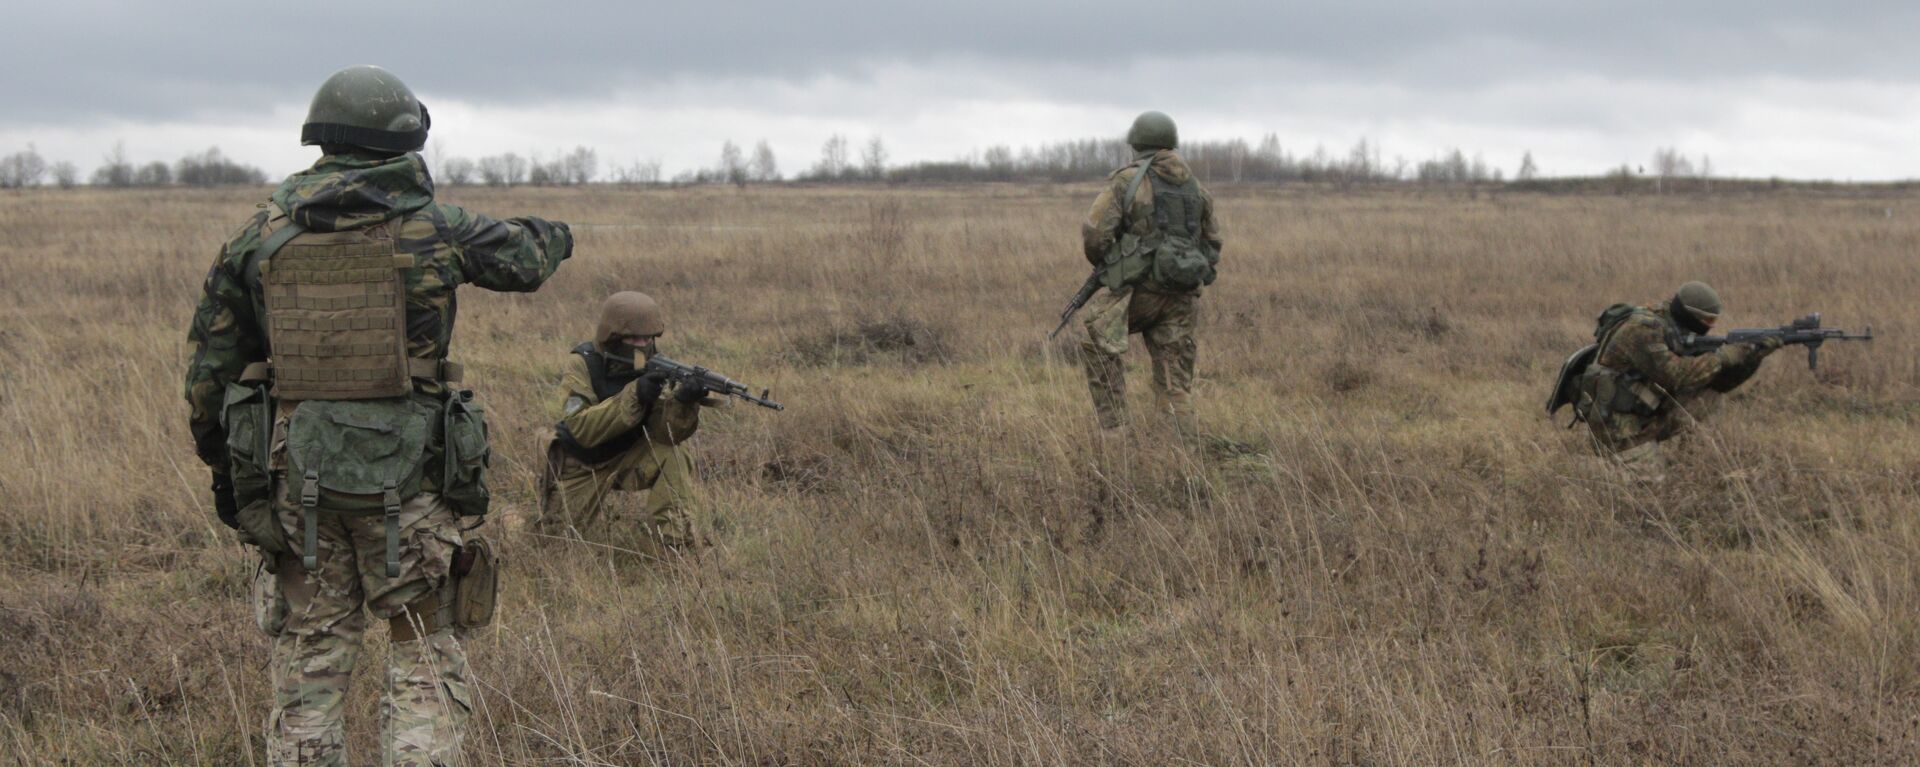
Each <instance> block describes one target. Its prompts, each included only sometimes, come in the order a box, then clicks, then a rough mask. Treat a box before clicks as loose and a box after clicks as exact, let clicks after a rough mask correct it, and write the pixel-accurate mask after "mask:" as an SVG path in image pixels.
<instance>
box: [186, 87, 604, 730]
mask: <svg viewBox="0 0 1920 767" xmlns="http://www.w3.org/2000/svg"><path fill="white" fill-rule="evenodd" d="M427 127H428V119H427V113H426V109H425V107H424V106H421V105H419V103H418V102H417V101H416V100H415V99H414V97H413V94H412V92H411V91H409V90H407V89H406V86H405V85H404V84H401V83H400V81H399V80H398V79H397V78H394V77H393V76H392V75H391V74H388V73H386V72H385V71H383V70H380V69H379V68H377V67H353V68H350V69H346V70H342V71H341V72H339V73H337V74H335V75H334V76H333V77H332V78H330V79H329V80H328V81H327V83H326V84H325V85H323V86H322V88H321V90H320V93H319V94H318V95H316V96H315V98H314V102H313V107H312V109H311V111H310V112H309V117H308V120H307V123H306V124H305V126H304V127H303V135H302V143H304V144H318V145H320V147H321V149H322V151H323V152H324V154H323V156H322V157H321V158H320V160H319V161H318V162H316V163H315V164H314V165H313V167H312V168H310V169H308V170H305V171H301V172H299V173H296V174H294V175H292V176H290V177H288V178H287V179H286V181H285V182H284V183H282V184H281V185H280V187H279V188H278V189H277V190H276V191H275V192H274V193H273V195H272V197H271V203H270V204H267V205H263V206H262V210H261V211H260V212H258V213H256V214H255V215H254V216H253V218H252V220H251V221H249V222H248V223H247V225H246V226H245V227H243V228H242V229H241V230H240V232H239V233H238V234H236V235H235V236H234V237H233V238H232V239H231V240H230V241H228V242H227V244H226V246H225V247H223V248H222V249H221V251H220V255H219V257H218V258H217V259H215V261H214V264H213V268H212V270H211V271H209V272H208V274H207V278H206V285H205V293H204V296H203V297H202V298H201V300H200V305H199V308H198V310H196V311H195V312H194V315H193V322H192V328H191V331H190V339H191V341H192V344H193V358H192V361H191V363H190V364H189V365H188V368H187V376H186V396H187V401H188V402H189V403H190V405H191V415H190V424H191V427H192V433H193V437H194V442H195V446H196V450H197V452H198V454H199V457H200V459H201V460H202V461H204V462H205V463H206V464H207V466H208V467H210V468H211V469H212V472H213V491H214V505H215V508H216V510H217V513H218V516H219V518H220V520H221V521H222V522H224V523H225V524H227V525H228V526H230V527H233V528H235V529H236V530H238V531H239V535H240V537H241V540H242V541H243V542H245V543H249V544H252V545H254V546H256V547H258V548H259V549H260V551H261V553H262V555H263V557H262V559H263V561H262V563H261V566H260V567H259V568H258V570H257V571H256V578H255V592H254V598H255V602H256V605H255V607H256V617H257V619H258V622H259V624H260V628H261V629H262V630H263V631H266V632H267V633H268V634H270V635H272V636H273V637H274V644H273V659H272V664H271V672H272V677H273V697H274V700H273V707H272V709H271V712H270V713H269V715H268V717H267V722H266V741H267V750H268V754H267V756H268V760H267V761H268V762H269V763H271V764H318V765H341V764H345V763H346V751H345V744H346V738H345V735H344V731H343V730H344V727H343V722H342V713H343V708H344V702H345V700H346V692H347V681H348V679H349V678H350V677H351V675H352V673H353V668H354V665H355V663H354V661H355V658H356V656H357V655H358V653H359V646H360V639H361V635H362V633H363V632H364V631H365V629H366V624H367V613H368V612H371V613H372V614H373V617H375V618H377V619H380V620H383V621H386V622H387V623H388V626H389V629H390V631H391V637H392V639H393V645H392V649H391V651H390V654H389V658H388V661H387V673H386V674H385V679H386V686H387V689H386V695H385V698H384V703H383V706H382V709H381V711H382V716H383V718H384V719H385V720H386V721H385V722H383V725H384V727H383V732H384V733H385V744H384V747H385V753H384V756H383V759H382V763H383V764H396V765H420V766H422V767H426V766H427V765H445V764H454V763H458V761H459V760H460V739H461V734H462V730H463V728H464V725H465V723H466V720H467V718H468V716H469V714H470V713H471V711H472V706H473V699H472V694H473V687H472V684H471V680H470V679H469V678H468V664H467V658H466V650H465V648H464V647H463V646H462V644H461V631H460V629H458V628H456V627H455V625H454V623H455V621H454V620H453V619H451V618H449V617H448V616H449V614H450V612H451V611H450V610H449V609H448V608H449V605H451V604H452V603H453V601H454V600H453V598H452V597H451V596H450V593H449V592H450V591H451V589H452V582H453V580H454V577H455V576H457V575H458V573H457V572H456V571H455V569H454V565H453V562H452V560H453V559H454V558H455V556H456V552H457V551H459V550H460V547H462V545H463V543H469V544H470V543H471V542H470V541H468V540H467V539H466V538H465V537H464V536H465V535H466V533H465V532H464V531H463V525H462V524H460V522H459V520H458V517H459V516H475V515H478V514H481V513H484V510H485V505H486V504H485V490H484V484H483V482H482V480H480V479H479V477H480V474H479V472H481V471H482V470H484V464H485V461H486V456H485V442H486V439H485V428H484V422H480V421H478V420H477V417H478V416H477V411H478V409H477V406H468V407H466V408H464V409H463V408H462V406H461V404H460V403H462V402H464V401H466V400H468V399H470V397H471V393H470V392H463V391H459V390H457V389H456V388H455V387H453V386H451V384H452V383H454V382H455V381H457V379H458V376H457V375H455V374H453V372H452V371H453V367H452V366H450V365H448V363H447V361H446V358H447V352H448V346H449V344H450V342H451V339H452V338H453V327H454V317H455V308H456V303H455V297H454V291H455V289H456V288H457V287H458V286H461V285H474V286H477V287H481V288H485V289H488V290H502V291H531V290H534V289H535V288H538V287H539V286H540V285H541V284H542V283H543V282H545V281H546V279H547V278H548V277H550V276H552V275H553V273H554V271H555V270H556V269H557V268H558V267H559V266H560V262H562V261H563V260H565V259H566V258H567V257H568V256H569V255H570V254H571V252H572V249H573V237H572V235H571V233H570V232H569V230H568V228H567V226H566V225H565V224H560V223H554V222H548V221H544V220H541V219H537V218H517V219H507V220H495V219H491V218H487V217H485V216H481V215H477V214H474V213H469V212H467V211H465V210H462V209H461V208H458V207H455V206H452V205H446V204H441V203H436V202H434V199H433V197H434V190H433V182H432V179H430V178H429V177H428V175H427V169H426V165H425V163H424V162H423V161H422V160H421V158H420V155H418V154H416V153H415V152H416V150H418V149H419V148H420V146H422V145H423V144H424V142H425V138H426V129H427ZM289 235H291V236H290V237H289ZM263 251H265V252H264V253H263ZM370 254H371V255H370ZM369 264H370V265H371V266H369ZM342 265H351V266H353V267H354V268H352V269H347V268H343V267H342ZM396 272H397V273H396ZM376 299H378V300H376ZM381 312H385V314H381ZM254 369H267V370H270V371H271V373H270V375H271V379H272V382H273V384H272V385H273V389H272V395H271V397H269V395H268V394H267V390H266V388H265V387H264V386H248V385H245V384H244V382H242V380H241V379H242V378H243V373H245V374H246V376H247V378H248V379H249V380H251V379H252V378H253V377H254V376H257V375H259V374H257V373H253V372H252V370H254ZM255 402H258V403H260V407H258V408H257V409H256V408H255V407H254V405H253V403H255ZM256 413H257V414H256ZM461 413H465V414H467V415H469V416H472V417H473V420H466V421H458V420H456V419H455V418H453V417H452V416H453V415H458V414H461ZM456 428H458V429H461V430H462V431H461V432H460V438H455V437H454V436H453V435H454V432H455V429H456ZM456 443H457V444H459V445H462V446H463V447H461V448H460V449H461V450H464V451H465V454H463V455H460V456H458V457H457V458H456V456H455V452H456V451H455V444H456ZM476 451H477V452H476ZM450 464H457V465H450ZM303 465H304V466H305V467H306V468H305V474H304V475H303V474H302V473H301V467H302V466H303ZM290 472H291V473H292V478H291V481H290V479H289V473H290ZM381 472H388V473H387V474H385V475H383V476H382V475H380V473H381ZM367 477H374V478H375V479H382V478H384V479H385V480H386V484H385V490H384V492H382V491H381V489H380V487H379V486H378V485H376V486H374V487H373V492H372V494H371V495H365V494H357V493H360V491H361V490H364V488H361V489H356V488H355V487H353V485H354V484H355V483H356V482H359V481H361V480H364V479H366V478H367ZM456 484H457V485H458V486H455V485H456ZM476 494H477V497H476ZM357 500H370V502H371V503H372V504H373V510H372V512H371V513H367V514H359V513H347V512H339V513H336V512H337V511H338V510H337V509H336V508H335V506H333V505H330V504H346V503H350V502H355V501H357ZM341 508H345V507H341ZM321 510H326V512H325V513H321ZM472 525H473V523H472V522H470V523H469V524H468V525H466V526H465V527H471V526H472ZM303 528H304V529H303ZM303 533H304V537H305V543H304V545H301V544H298V543H295V542H296V541H300V540H301V538H302V537H303ZM383 560H384V565H385V567H384V568H383V567H382V564H383ZM488 610H489V613H490V607H489V608H488Z"/></svg>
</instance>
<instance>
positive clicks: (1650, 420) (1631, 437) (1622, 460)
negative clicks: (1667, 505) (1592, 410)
mask: <svg viewBox="0 0 1920 767" xmlns="http://www.w3.org/2000/svg"><path fill="white" fill-rule="evenodd" d="M1719 406H1720V393H1719V392H1716V391H1712V390H1705V391H1700V392H1695V393H1692V394H1687V395H1681V396H1679V397H1676V398H1674V400H1673V403H1672V404H1671V405H1669V407H1668V408H1667V409H1666V410H1665V411H1664V412H1661V413H1659V414H1657V415H1651V416H1643V415H1635V414H1632V413H1609V414H1608V415H1607V417H1606V418H1604V419H1601V420H1598V421H1588V422H1587V427H1588V429H1590V430H1591V431H1592V433H1593V444H1594V449H1595V450H1597V451H1598V452H1599V453H1600V454H1601V455H1605V456H1608V457H1610V458H1611V459H1612V460H1613V462H1614V465H1615V466H1617V467H1619V468H1620V470H1621V471H1623V472H1625V473H1626V475H1627V476H1628V477H1629V478H1630V479H1632V480H1633V481H1635V482H1639V483H1642V484H1649V485H1657V484H1660V483H1662V482H1665V481H1666V479H1667V456H1666V451H1665V448H1664V447H1663V444H1664V443H1665V442H1667V441H1668V440H1670V439H1676V438H1684V437H1686V436H1687V435H1688V434H1690V433H1692V431H1693V430H1694V427H1696V426H1698V425H1699V424H1700V422H1702V421H1704V420H1706V419H1707V418H1708V417H1709V416H1711V415H1712V414H1713V412H1714V411H1715V410H1718V409H1719ZM1683 441H1684V440H1683Z"/></svg>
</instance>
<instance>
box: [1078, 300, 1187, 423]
mask: <svg viewBox="0 0 1920 767" xmlns="http://www.w3.org/2000/svg"><path fill="white" fill-rule="evenodd" d="M1198 301H1199V294H1197V293H1184V294H1169V293H1155V292H1151V291H1146V290H1141V289H1137V288H1121V289H1120V290H1117V291H1102V292H1101V293H1099V294H1098V295H1096V296H1094V297H1093V300H1091V301H1088V302H1087V314H1086V324H1087V340H1085V341H1083V342H1081V345H1080V346H1081V350H1082V352H1083V354H1081V359H1082V360H1083V361H1084V362H1085V364H1086V368H1087V388H1088V391H1089V393H1091V394H1092V395H1093V409H1094V412H1095V413H1096V414H1097V415H1098V416H1099V418H1100V425H1101V427H1103V428H1108V429H1112V428H1117V427H1119V426H1121V425H1123V424H1125V423H1126V422H1127V413H1126V409H1127V380H1126V365H1125V363H1124V362H1123V361H1122V359H1121V355H1124V354H1126V353H1127V336H1129V335H1132V334H1134V333H1139V334H1141V337H1142V338H1144V339H1145V340H1146V345H1147V354H1148V356H1150V357H1151V358H1152V360H1153V393H1154V401H1155V405H1156V407H1158V408H1159V409H1160V410H1161V411H1162V412H1165V413H1167V414H1169V415H1171V416H1172V417H1173V419H1174V423H1175V425H1176V426H1178V427H1180V428H1181V429H1182V430H1183V431H1187V432H1189V433H1191V432H1192V431H1193V429H1194V428H1195V422H1194V415H1193V362H1194V353H1195V344H1194V340H1193V331H1194V313H1195V312H1194V307H1195V304H1196V303H1198Z"/></svg>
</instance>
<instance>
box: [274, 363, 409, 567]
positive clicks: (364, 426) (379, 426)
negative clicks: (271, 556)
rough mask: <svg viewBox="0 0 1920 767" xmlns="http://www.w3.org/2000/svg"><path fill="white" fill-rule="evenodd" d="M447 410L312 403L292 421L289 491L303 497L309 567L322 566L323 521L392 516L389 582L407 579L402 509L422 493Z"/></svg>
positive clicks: (394, 403) (392, 403) (402, 400)
mask: <svg viewBox="0 0 1920 767" xmlns="http://www.w3.org/2000/svg"><path fill="white" fill-rule="evenodd" d="M438 414H439V409H438V408H436V407H434V406H432V405H430V404H427V403H425V402H421V401H419V400H417V399H416V398H413V397H399V398H393V399H380V400H358V401H354V400H346V401H331V400H311V401H307V402H302V403H300V406H299V407H296V408H294V411H293V417H292V418H290V419H289V420H288V422H287V463H288V485H289V488H288V490H289V491H290V492H297V494H298V495H297V496H296V497H297V498H298V501H299V505H300V514H301V519H302V525H303V527H304V531H303V532H304V538H305V541H304V543H303V546H302V549H301V556H302V563H303V564H304V565H305V566H306V569H307V570H308V571H309V572H312V571H314V570H316V569H317V568H318V566H319V563H318V561H317V558H316V555H315V550H316V549H317V548H318V545H319V528H318V515H319V514H320V513H321V512H328V513H333V514H349V515H355V516H372V515H385V517H386V523H387V524H386V528H387V529H386V533H387V577H389V578H393V577H398V576H399V575H400V507H401V504H402V503H404V502H405V501H407V500H408V499H411V498H413V497H414V496H415V495H418V494H419V493H420V481H421V475H422V474H423V473H424V470H425V463H426V450H427V441H428V437H429V436H430V434H431V431H432V428H433V418H434V416H436V415H438Z"/></svg>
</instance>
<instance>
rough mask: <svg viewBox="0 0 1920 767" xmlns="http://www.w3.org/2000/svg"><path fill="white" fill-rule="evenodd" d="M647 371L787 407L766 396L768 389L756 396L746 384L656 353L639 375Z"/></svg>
mask: <svg viewBox="0 0 1920 767" xmlns="http://www.w3.org/2000/svg"><path fill="white" fill-rule="evenodd" d="M648 373H661V374H663V375H665V376H666V377H667V378H670V379H672V380H673V381H674V382H675V383H678V384H680V385H681V386H685V385H687V384H690V383H697V384H699V385H700V386H702V387H705V388H706V390H707V391H710V392H713V393H715V394H724V395H726V396H729V397H739V398H740V399H743V400H746V401H748V402H751V403H753V404H755V405H759V406H761V407H765V408H772V409H774V410H785V409H787V407H786V406H785V405H782V404H780V403H778V402H774V401H773V400H771V399H768V398H767V395H769V394H771V393H772V390H770V389H761V390H760V395H759V396H757V397H756V396H754V394H753V390H751V389H748V388H747V385H746V384H743V383H740V382H739V381H735V380H733V379H731V378H728V377H726V376H723V375H720V374H719V373H715V372H713V371H711V370H708V369H706V368H703V367H700V366H698V365H688V364H685V363H680V362H674V361H673V360H670V359H667V358H666V357H663V356H661V355H658V354H655V355H653V356H652V357H649V358H647V365H646V367H645V368H643V369H642V370H641V371H640V374H641V375H646V374H648Z"/></svg>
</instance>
